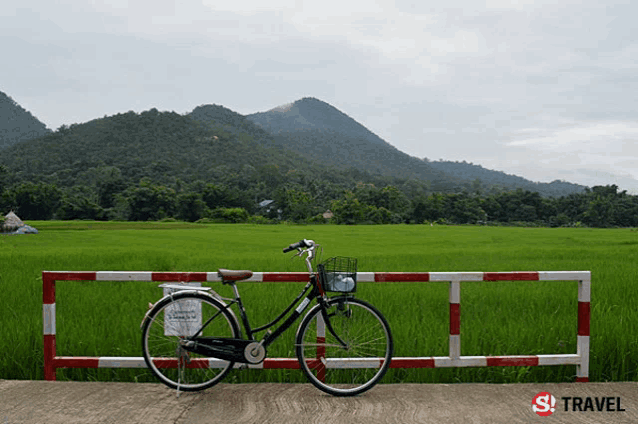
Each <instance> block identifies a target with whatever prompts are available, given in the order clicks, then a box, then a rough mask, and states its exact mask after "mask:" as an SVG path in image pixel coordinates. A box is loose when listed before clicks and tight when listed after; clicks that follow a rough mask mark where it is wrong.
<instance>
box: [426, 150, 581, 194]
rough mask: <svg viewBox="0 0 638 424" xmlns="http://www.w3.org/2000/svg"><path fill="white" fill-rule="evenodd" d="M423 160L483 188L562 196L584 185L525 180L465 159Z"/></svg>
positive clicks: (579, 189)
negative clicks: (457, 160)
mask: <svg viewBox="0 0 638 424" xmlns="http://www.w3.org/2000/svg"><path fill="white" fill-rule="evenodd" d="M423 160H424V161H426V162H428V163H429V165H430V166H432V167H433V168H434V169H437V170H439V171H441V172H445V173H447V174H451V175H455V176H457V177H459V178H462V179H464V180H467V181H472V182H473V187H476V183H474V181H476V180H479V181H480V187H481V188H483V189H485V188H487V187H490V186H492V187H495V186H496V187H516V188H521V189H523V190H529V191H535V192H539V193H541V194H544V195H548V196H562V195H566V194H570V193H581V192H583V191H584V190H585V187H584V186H581V185H579V184H574V183H569V182H566V181H559V180H556V181H552V182H551V183H538V182H533V181H530V180H526V179H525V178H523V177H519V176H516V175H510V174H506V173H505V172H502V171H493V170H490V169H486V168H483V167H482V166H481V165H474V164H472V163H467V162H465V161H463V162H451V161H442V160H441V161H437V162H430V161H429V160H428V159H427V158H424V159H423Z"/></svg>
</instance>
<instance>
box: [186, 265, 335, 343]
mask: <svg viewBox="0 0 638 424" xmlns="http://www.w3.org/2000/svg"><path fill="white" fill-rule="evenodd" d="M316 278H317V277H316V276H314V275H313V276H311V278H310V281H309V282H308V284H306V286H305V287H304V288H303V290H302V291H301V292H300V293H299V295H297V297H296V298H295V300H293V301H292V303H290V305H288V307H287V308H286V309H285V310H284V311H283V312H282V313H281V314H279V316H278V317H277V318H275V319H274V320H273V321H271V322H270V323H268V324H266V325H263V326H261V327H258V328H255V329H253V328H252V327H251V326H250V320H249V319H248V314H247V313H246V309H245V308H244V304H243V303H242V301H241V296H240V295H239V290H238V289H237V285H236V283H235V282H234V281H233V282H228V283H225V284H229V285H231V286H232V287H233V291H234V292H235V298H234V299H233V300H231V301H230V302H229V303H228V304H227V305H225V306H224V308H223V309H221V310H220V311H219V312H218V313H217V314H215V315H213V316H212V317H210V318H209V319H208V320H207V321H206V322H205V323H204V324H203V325H202V326H201V328H200V329H199V330H198V331H197V332H195V334H194V335H193V336H192V337H191V338H193V339H194V338H197V337H198V336H199V334H201V332H202V331H203V330H204V328H206V326H207V325H208V324H209V323H210V322H211V321H213V320H214V319H215V318H217V316H219V314H221V313H223V310H225V309H230V307H231V306H232V305H233V304H237V308H238V309H239V315H240V317H241V321H242V325H243V327H244V329H245V331H246V336H247V339H248V340H251V341H256V339H255V334H256V333H259V332H260V331H263V330H266V329H269V328H271V327H273V326H274V325H276V324H277V323H278V322H279V321H281V320H282V319H283V318H284V317H285V316H286V315H287V314H288V313H289V312H290V311H291V310H292V308H293V307H294V306H295V305H296V304H297V303H298V302H299V300H300V299H301V298H302V297H304V295H306V293H308V291H309V290H310V289H312V290H310V293H308V294H307V296H306V298H305V299H304V300H303V301H302V302H301V303H300V304H299V306H298V307H297V309H295V310H294V311H293V313H292V314H290V316H288V318H287V319H286V320H285V321H284V322H283V323H282V324H281V325H280V326H279V327H277V328H276V329H275V330H274V331H272V332H268V333H266V335H265V336H264V339H263V346H264V347H267V346H268V345H270V344H271V343H272V342H274V341H275V340H276V339H277V338H278V337H279V336H280V335H281V334H282V333H283V332H284V331H286V330H287V329H288V328H289V327H290V326H291V325H292V324H293V323H294V322H295V321H296V320H297V319H298V318H299V316H300V315H301V314H302V313H303V312H304V311H305V310H306V308H307V307H308V305H309V304H310V303H311V301H312V299H315V298H319V299H322V298H321V296H320V295H321V293H320V291H319V289H318V287H317V282H316V281H317V280H316Z"/></svg>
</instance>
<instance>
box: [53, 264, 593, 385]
mask: <svg viewBox="0 0 638 424" xmlns="http://www.w3.org/2000/svg"><path fill="white" fill-rule="evenodd" d="M56 281H157V282H175V281H177V282H207V281H208V282H213V281H221V280H220V278H219V277H218V275H217V273H216V272H129V271H98V272H83V271H43V272H42V285H43V321H44V378H45V379H46V380H55V378H56V369H57V368H146V363H145V362H144V358H143V357H80V356H56V348H55V335H56V328H55V317H56V303H55V282H56ZM247 281H257V282H302V281H308V274H307V273H303V272H255V273H254V274H253V276H252V277H251V278H250V279H249V280H247ZM357 281H358V282H406V281H413V282H428V281H442V282H449V285H450V301H449V303H450V336H449V346H450V347H449V356H442V357H410V358H407V357H395V358H393V359H392V363H391V364H390V367H391V368H445V367H490V366H539V365H576V381H579V382H586V381H589V323H590V298H591V273H590V272H589V271H552V272H540V271H539V272H359V273H357ZM466 281H578V333H577V351H576V353H575V354H556V355H519V356H461V333H460V329H461V318H460V317H461V315H460V303H461V302H460V300H461V282H466ZM218 362H219V364H218ZM220 364H221V361H219V360H214V359H212V360H210V361H209V366H211V367H215V366H219V365H220ZM168 366H170V364H169V365H168ZM334 366H335V367H344V366H345V367H361V368H363V367H378V366H380V361H379V360H375V359H372V360H364V361H362V360H357V361H354V362H352V363H341V362H339V363H338V364H337V363H335V364H334ZM328 367H330V365H328ZM250 368H263V369H275V368H279V369H282V368H286V369H298V368H299V363H298V361H297V359H296V358H266V359H265V360H264V361H263V362H262V363H261V364H258V365H254V366H253V365H251V366H250Z"/></svg>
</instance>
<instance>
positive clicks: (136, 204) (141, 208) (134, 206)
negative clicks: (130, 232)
mask: <svg viewBox="0 0 638 424" xmlns="http://www.w3.org/2000/svg"><path fill="white" fill-rule="evenodd" d="M126 199H127V201H128V204H129V208H130V214H129V217H128V219H129V221H148V220H153V221H155V220H158V219H162V218H166V217H172V216H175V212H176V206H177V196H176V193H175V190H173V189H171V188H167V187H164V186H156V185H150V184H149V183H148V181H142V182H140V187H135V188H129V190H128V192H127V194H126Z"/></svg>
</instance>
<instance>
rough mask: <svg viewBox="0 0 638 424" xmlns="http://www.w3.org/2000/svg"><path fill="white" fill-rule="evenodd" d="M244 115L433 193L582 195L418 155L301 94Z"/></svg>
mask: <svg viewBox="0 0 638 424" xmlns="http://www.w3.org/2000/svg"><path fill="white" fill-rule="evenodd" d="M247 118H248V119H250V120H252V121H253V122H255V123H256V124H258V125H259V126H261V127H262V128H264V129H265V130H267V131H268V132H270V133H271V134H272V135H273V137H274V139H275V142H277V143H279V144H280V145H281V146H283V147H285V148H287V149H291V150H293V151H295V152H297V153H299V154H300V155H303V156H305V157H306V158H308V159H311V160H319V161H321V162H323V163H327V164H330V165H333V166H336V167H339V168H343V167H357V168H360V169H365V170H366V171H368V172H371V173H378V174H381V175H391V176H394V177H399V178H414V179H421V180H426V181H429V182H430V187H431V188H432V189H433V190H434V191H441V192H457V191H459V190H462V189H464V188H465V189H467V188H472V187H475V186H476V185H477V184H479V185H480V186H481V187H482V189H483V190H484V191H490V189H491V188H493V187H495V186H496V187H498V188H500V189H505V190H515V189H519V188H520V189H523V190H531V191H537V192H539V193H540V194H541V195H543V196H563V195H568V194H571V193H582V192H583V191H584V189H585V187H584V186H579V185H577V184H570V183H561V182H553V183H550V184H547V183H534V182H532V181H529V180H526V179H524V178H521V177H516V176H513V175H507V174H505V173H503V172H497V171H490V170H487V169H484V168H482V167H481V166H479V165H473V164H467V163H456V162H444V161H442V162H429V161H427V160H420V159H417V158H415V157H412V156H410V155H407V154H405V153H403V152H401V151H400V150H398V149H396V148H395V147H394V146H392V145H390V144H389V143H387V142H386V141H384V140H383V139H381V138H380V137H378V136H377V135H376V134H374V133H372V132H371V131H369V130H368V129H367V128H365V127H364V126H363V125H361V124H359V123H358V122H356V121H355V120H354V119H352V118H350V117H349V116H347V115H346V114H344V113H343V112H341V111H339V110H338V109H336V108H334V107H333V106H331V105H329V104H327V103H325V102H322V101H321V100H318V99H314V98H304V99H301V100H298V101H296V102H294V103H291V104H289V105H284V106H280V107H277V108H274V109H272V110H269V111H267V112H261V113H255V114H252V115H248V116H247ZM429 142H436V141H435V140H423V143H429ZM476 180H478V181H476Z"/></svg>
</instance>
